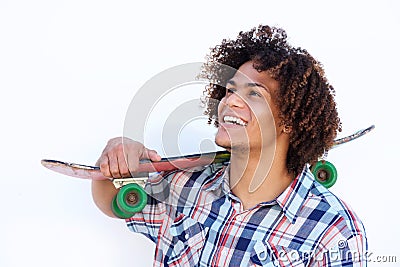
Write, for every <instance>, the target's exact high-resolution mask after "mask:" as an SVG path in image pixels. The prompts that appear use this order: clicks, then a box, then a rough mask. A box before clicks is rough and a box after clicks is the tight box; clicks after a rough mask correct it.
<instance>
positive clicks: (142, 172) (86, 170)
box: [41, 151, 230, 219]
mask: <svg viewBox="0 0 400 267" xmlns="http://www.w3.org/2000/svg"><path fill="white" fill-rule="evenodd" d="M229 158H230V154H229V152H227V151H217V152H209V153H202V154H193V155H186V156H179V157H169V158H162V159H161V160H160V161H157V162H152V161H150V160H141V161H140V164H139V169H138V171H137V172H136V173H135V174H134V175H133V177H127V178H110V177H105V176H104V175H103V174H102V173H101V171H100V168H99V167H97V166H89V165H83V164H76V163H69V162H64V161H58V160H51V159H43V160H42V161H41V163H42V165H43V166H44V167H46V168H48V169H50V170H52V171H55V172H58V173H61V174H64V175H68V176H72V177H76V178H82V179H91V180H110V181H112V183H113V185H114V186H115V188H116V189H119V190H118V193H117V195H116V196H115V197H114V199H113V201H112V206H111V209H112V211H113V213H114V214H115V215H116V216H117V217H119V218H121V219H127V218H130V217H132V216H133V215H134V214H135V213H137V212H140V211H142V209H143V208H144V206H145V205H146V204H147V194H146V192H145V191H144V186H145V184H146V182H147V179H148V177H149V173H154V172H160V171H174V170H181V169H188V168H193V167H199V166H207V165H210V164H213V163H223V162H227V161H229Z"/></svg>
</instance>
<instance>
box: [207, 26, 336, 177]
mask: <svg viewBox="0 0 400 267" xmlns="http://www.w3.org/2000/svg"><path fill="white" fill-rule="evenodd" d="M206 60H207V61H206V63H205V64H204V66H203V69H202V74H201V76H202V77H205V78H207V79H209V80H210V84H209V85H208V86H207V87H206V90H205V97H206V105H207V109H206V112H205V114H206V115H208V116H209V123H212V122H214V124H215V125H216V126H218V103H219V100H221V99H222V98H223V97H224V96H225V88H224V87H223V86H221V85H225V84H226V82H227V81H228V80H229V79H230V78H232V76H233V75H234V72H233V71H229V70H227V68H221V66H222V65H221V64H223V65H227V66H229V67H231V68H232V69H234V70H237V69H238V68H239V67H240V66H241V65H242V64H244V63H246V62H248V61H252V62H253V66H254V68H255V69H256V70H257V71H260V72H261V71H269V72H270V73H271V75H272V77H273V78H274V79H275V80H277V81H278V82H279V85H280V88H279V91H278V92H277V93H276V95H275V96H273V97H274V102H275V103H276V105H277V106H278V109H279V117H280V119H281V124H283V125H286V126H290V127H291V129H292V130H291V132H290V143H289V149H288V153H287V162H286V166H287V169H288V171H289V172H291V173H294V174H298V173H300V172H301V170H302V169H303V167H304V165H305V164H306V163H310V164H313V163H315V162H316V161H317V160H318V158H319V157H321V156H322V155H323V153H324V151H327V150H328V149H329V148H330V147H331V146H332V144H333V141H334V139H335V137H336V135H337V132H338V131H341V122H340V119H339V117H338V112H337V109H336V103H335V100H334V95H335V91H334V88H333V87H332V86H331V85H330V84H329V83H328V81H327V79H326V77H325V73H324V70H323V68H322V65H321V64H320V63H319V62H318V61H316V60H315V59H314V58H313V57H312V56H311V55H310V54H309V53H308V52H307V51H306V50H304V49H301V48H295V47H292V46H291V45H289V44H288V43H287V35H286V32H285V31H284V30H283V29H280V28H275V27H270V26H263V25H260V26H258V27H257V28H253V29H251V30H250V31H248V32H240V33H239V35H238V37H237V39H236V40H227V39H224V40H223V41H222V43H221V45H218V46H216V47H214V48H212V49H211V52H210V54H209V55H208V56H207V58H206ZM212 100H218V101H212Z"/></svg>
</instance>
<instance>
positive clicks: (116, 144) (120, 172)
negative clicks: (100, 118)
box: [96, 137, 161, 178]
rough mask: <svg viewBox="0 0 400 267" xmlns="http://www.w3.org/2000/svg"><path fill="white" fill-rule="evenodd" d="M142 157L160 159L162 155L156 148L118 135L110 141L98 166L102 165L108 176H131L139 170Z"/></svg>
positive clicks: (153, 159)
mask: <svg viewBox="0 0 400 267" xmlns="http://www.w3.org/2000/svg"><path fill="white" fill-rule="evenodd" d="M142 159H150V160H152V161H159V160H161V157H160V155H158V154H157V152H156V151H155V150H151V149H147V148H145V147H144V145H143V144H142V143H139V142H136V141H133V140H131V139H129V138H126V137H116V138H113V139H110V140H109V141H108V143H107V145H106V147H105V148H104V150H103V153H102V154H101V156H100V158H99V159H98V161H97V163H96V166H100V170H101V172H102V173H103V175H104V176H106V177H112V178H122V177H130V176H131V173H132V172H137V170H138V168H139V161H140V160H142Z"/></svg>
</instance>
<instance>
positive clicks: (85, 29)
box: [0, 0, 400, 267]
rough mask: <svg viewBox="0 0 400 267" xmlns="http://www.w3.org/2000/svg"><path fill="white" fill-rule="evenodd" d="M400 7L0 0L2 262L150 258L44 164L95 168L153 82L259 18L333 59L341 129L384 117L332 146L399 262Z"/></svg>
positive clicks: (377, 247) (369, 223)
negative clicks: (134, 101) (348, 140)
mask: <svg viewBox="0 0 400 267" xmlns="http://www.w3.org/2000/svg"><path fill="white" fill-rule="evenodd" d="M399 7H400V5H399V2H397V1H395V0H393V1H373V2H372V1H358V2H357V1H329V2H328V1H314V2H312V1H196V2H193V1H191V2H189V1H186V2H184V1H182V2H177V1H158V2H155V1H146V2H137V1H89V0H79V1H76V0H69V1H50V0H49V1H44V0H37V1H19V0H0V88H1V97H0V114H1V115H0V116H1V117H0V118H1V139H0V142H1V144H0V149H1V150H0V151H1V156H0V157H1V158H0V164H1V165H0V166H1V170H0V173H1V178H0V190H1V193H0V205H1V220H0V226H1V227H0V266H5V267H9V266H77V267H78V266H79V267H80V266H82V267H83V266H85V267H87V266H98V267H100V266H121V267H124V266H150V265H151V262H152V256H153V249H154V246H153V245H152V244H151V243H150V242H149V241H148V240H146V239H145V238H144V237H142V236H140V235H137V234H132V233H130V232H129V231H128V230H127V229H126V228H125V226H124V223H123V222H122V221H118V220H113V219H109V218H107V217H105V216H104V215H102V214H101V213H100V212H99V211H98V210H97V208H96V207H95V206H94V204H93V201H92V199H91V193H90V182H89V181H84V180H78V179H72V178H69V177H66V176H62V175H58V174H55V173H52V172H50V171H49V170H47V169H45V168H43V167H42V166H41V165H40V160H41V159H42V158H54V159H61V160H67V161H73V162H79V163H86V164H93V163H94V162H95V161H96V160H97V157H98V156H99V154H100V153H101V151H102V149H103V147H104V145H105V143H106V141H107V140H108V139H109V138H111V137H114V136H120V135H122V131H123V123H124V117H125V112H126V110H127V108H128V105H129V103H130V100H131V99H132V97H133V95H134V93H135V90H137V89H138V88H140V87H141V86H142V85H143V83H144V82H145V81H147V80H148V79H150V78H151V77H152V76H153V75H155V74H157V73H159V72H160V71H163V70H165V69H166V68H169V67H172V66H175V65H178V64H183V63H188V62H195V61H202V60H203V59H204V56H205V55H206V53H207V52H208V51H209V50H208V49H209V48H210V47H212V46H214V45H216V44H218V43H219V42H220V41H221V40H222V39H223V38H226V37H229V38H235V36H236V34H237V33H238V32H239V31H241V30H249V29H250V28H252V27H253V26H256V25H258V24H260V23H263V24H270V25H276V26H280V27H283V28H285V29H286V30H287V32H288V35H289V37H290V40H291V42H292V43H293V44H294V45H297V46H301V47H304V48H306V49H307V50H308V51H310V53H311V54H312V55H314V56H315V57H316V58H317V59H318V60H320V61H321V62H322V63H323V64H324V66H325V69H326V72H327V75H328V78H329V80H330V82H331V83H332V84H333V85H334V86H335V88H336V91H337V102H338V108H339V113H340V115H341V118H342V121H343V134H342V135H345V134H350V133H352V132H353V131H355V130H358V129H360V128H363V127H366V126H369V125H370V124H375V125H376V130H375V131H374V132H373V133H371V134H369V135H367V136H365V137H363V138H362V139H360V140H358V141H354V142H353V143H351V144H348V145H345V146H343V147H341V148H340V149H337V150H334V151H332V153H331V154H330V160H331V161H333V162H334V163H335V165H336V166H337V168H338V170H339V180H338V182H337V184H336V185H335V186H334V188H333V191H334V192H335V193H336V194H337V195H339V196H340V197H341V198H343V199H344V200H345V201H346V202H347V203H349V204H350V205H351V206H352V207H353V208H354V209H355V210H356V212H357V214H358V215H359V217H360V218H361V219H362V221H363V222H364V225H365V227H366V230H367V236H368V240H369V250H370V252H373V253H374V255H396V256H397V261H398V262H399V261H400V249H399V246H398V240H399V238H400V230H399V229H400V228H399V227H398V219H399V215H398V204H399V200H400V198H399V185H400V182H399V178H400V175H399V172H398V170H397V167H398V164H399V162H398V161H399V157H398V151H399V149H400V146H399V142H398V138H397V137H398V131H399V126H398V123H399V118H398V115H399V112H398V106H399V102H398V99H399V96H400V94H399V82H398V81H399V74H398V72H399V66H398V64H399V62H400V56H399V47H400V37H399V36H400V35H399V26H400V16H399V13H400V12H399V11H400V10H399V9H400V8H399ZM138 115H140V114H138ZM397 264H398V263H397ZM397 264H378V263H372V264H370V266H396V265H397Z"/></svg>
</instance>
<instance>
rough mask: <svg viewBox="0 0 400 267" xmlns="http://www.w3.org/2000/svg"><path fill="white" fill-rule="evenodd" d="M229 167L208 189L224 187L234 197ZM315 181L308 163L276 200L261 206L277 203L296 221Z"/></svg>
mask: <svg viewBox="0 0 400 267" xmlns="http://www.w3.org/2000/svg"><path fill="white" fill-rule="evenodd" d="M229 169H230V165H228V166H224V167H223V168H222V169H221V170H220V171H219V172H218V174H217V175H216V177H215V180H214V181H213V183H212V185H211V186H210V187H209V188H207V191H210V190H215V189H217V188H221V189H222V193H223V194H225V195H228V196H230V197H232V198H234V199H236V197H235V196H234V195H233V194H232V192H231V189H230V186H229ZM313 183H314V176H313V174H312V173H311V171H310V170H309V168H308V166H307V165H306V166H305V167H304V169H303V171H302V172H301V173H300V174H299V175H298V176H297V177H296V178H295V179H294V180H293V182H292V183H291V184H290V185H289V186H288V188H286V189H285V191H283V192H282V194H280V195H279V196H278V197H277V198H276V200H273V201H269V202H265V203H260V205H261V206H265V205H271V204H274V203H277V204H278V205H279V206H280V207H281V208H282V211H283V214H284V215H285V216H286V218H287V219H288V220H289V221H290V222H291V223H294V222H295V221H296V219H297V214H298V212H299V211H300V209H301V207H302V206H303V204H304V202H305V200H306V199H307V197H308V195H309V193H310V190H311V187H312V185H313Z"/></svg>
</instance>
